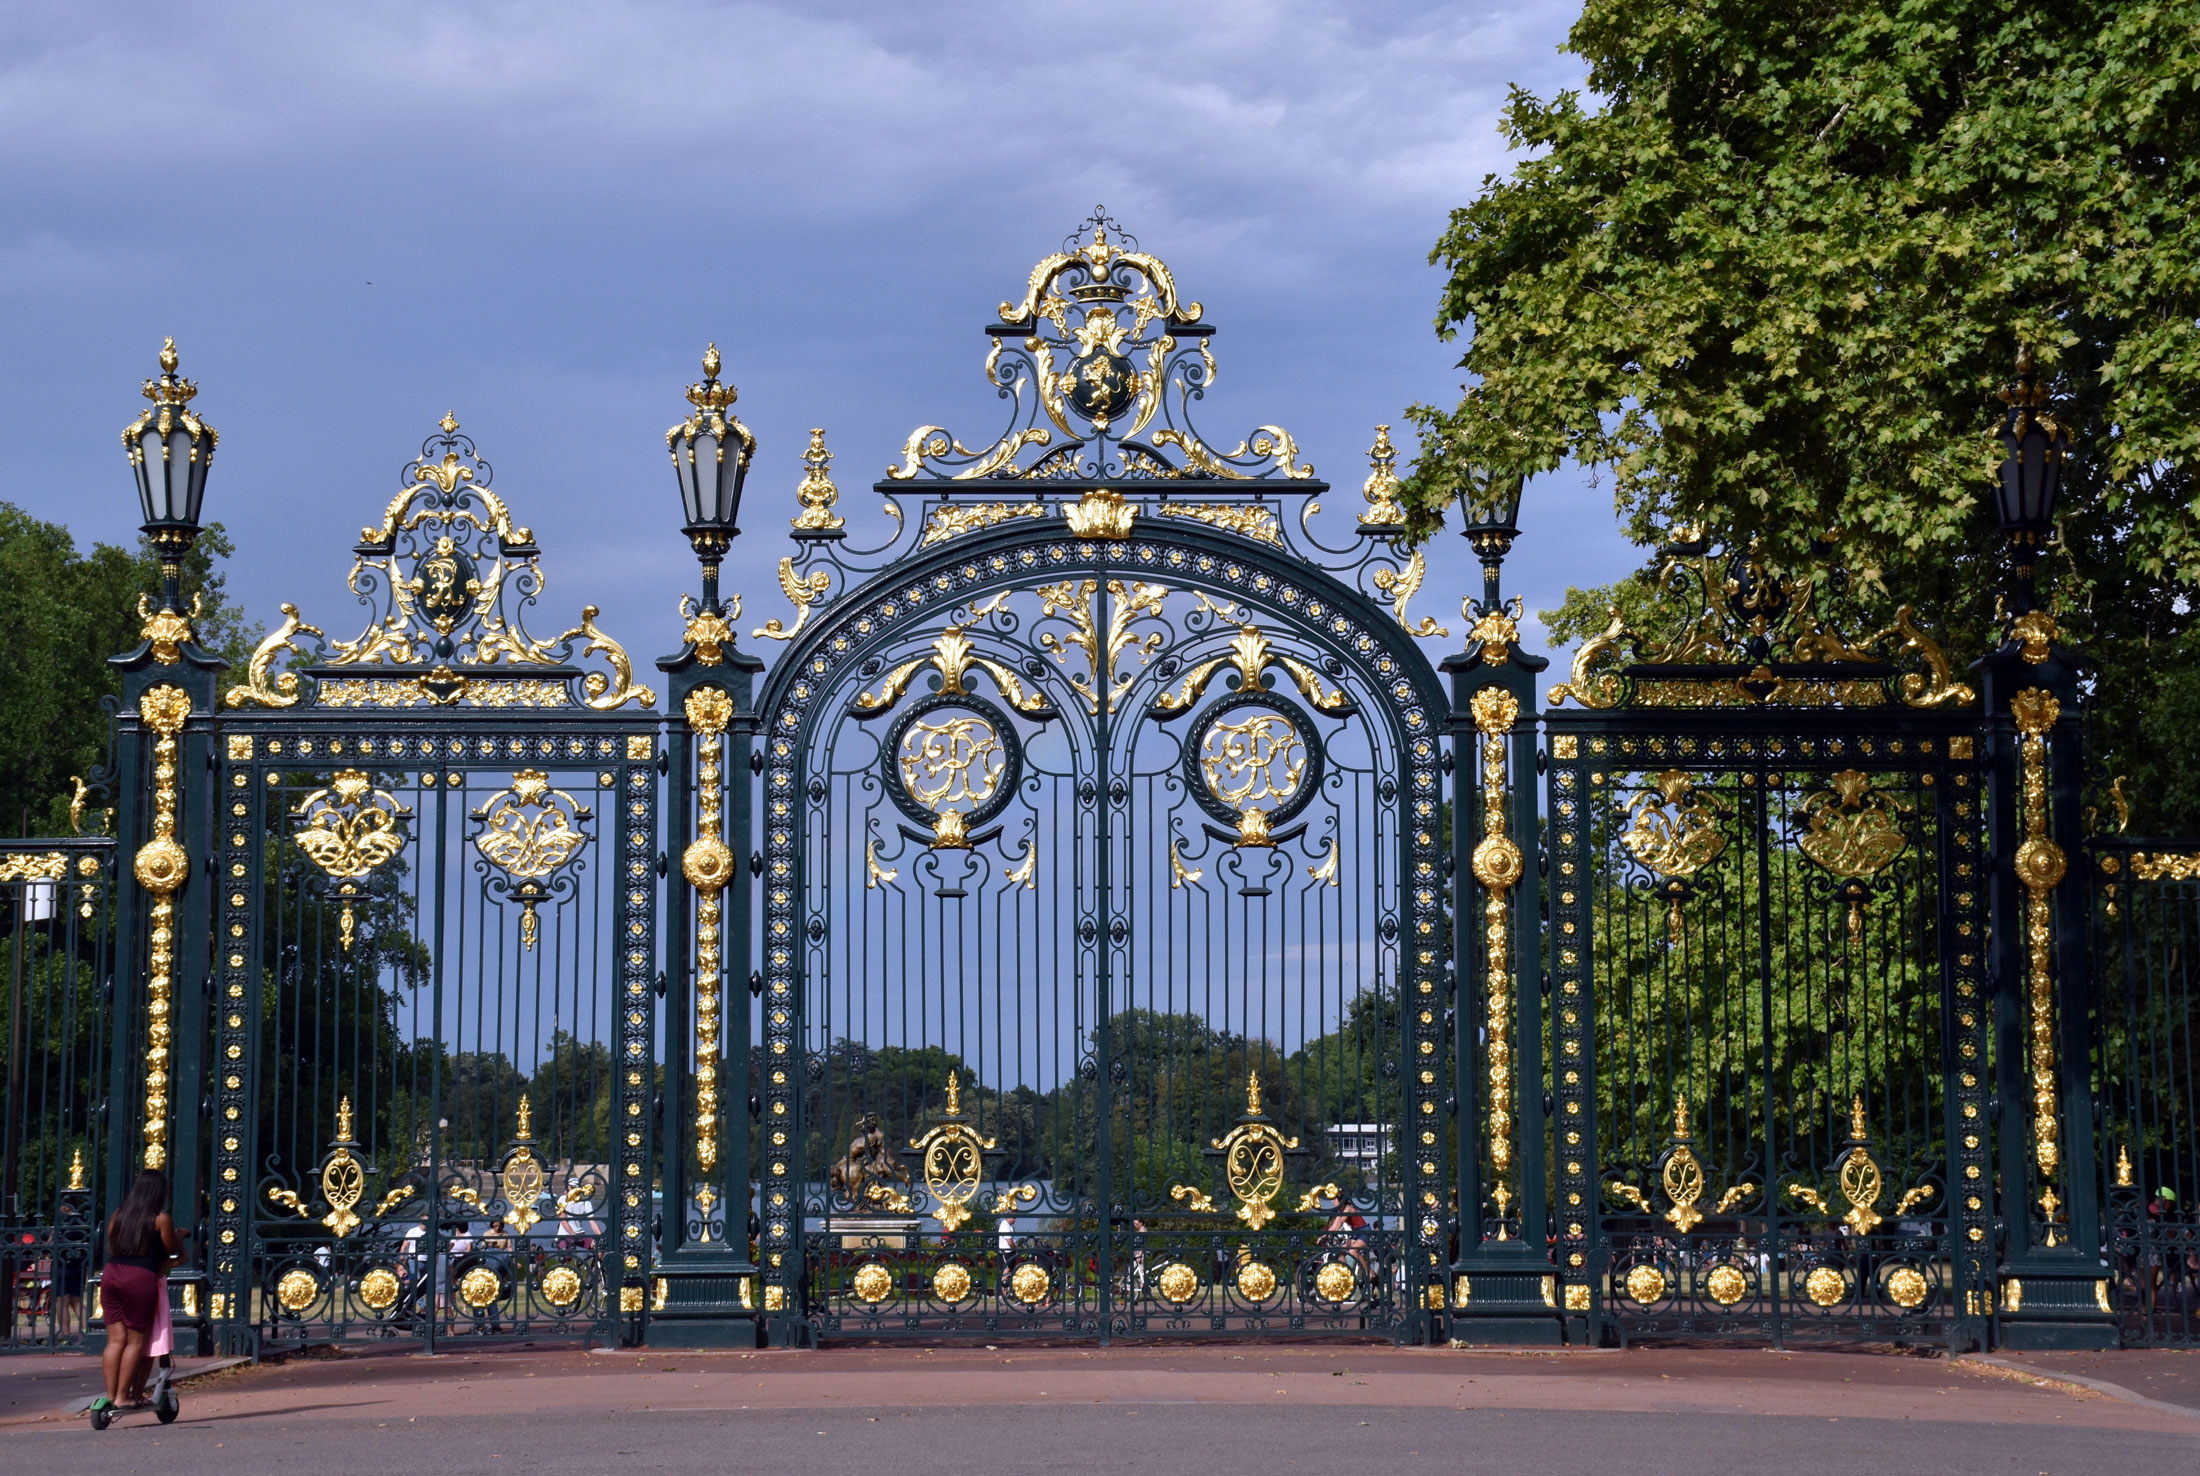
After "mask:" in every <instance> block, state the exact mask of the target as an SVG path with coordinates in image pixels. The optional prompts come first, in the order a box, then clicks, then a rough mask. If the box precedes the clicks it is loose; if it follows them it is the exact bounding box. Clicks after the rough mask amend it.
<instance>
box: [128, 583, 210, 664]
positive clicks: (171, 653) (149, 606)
mask: <svg viewBox="0 0 2200 1476" xmlns="http://www.w3.org/2000/svg"><path fill="white" fill-rule="evenodd" d="M204 608H205V607H204V604H203V597H202V596H200V595H198V594H193V595H192V596H191V616H190V619H186V618H185V617H184V616H183V615H181V614H179V613H178V612H176V611H174V610H155V609H154V608H153V602H152V600H151V599H149V598H148V597H146V596H145V595H139V596H138V605H137V612H138V619H140V620H142V621H144V622H145V628H144V629H143V630H140V631H139V632H138V638H139V639H140V640H142V641H144V642H145V644H146V645H148V646H150V647H151V648H152V651H153V659H154V660H155V661H157V662H159V663H160V664H161V665H162V666H174V665H175V664H176V663H177V662H178V661H181V660H182V659H183V648H184V647H185V646H188V645H190V644H191V642H192V641H193V640H194V639H196V638H195V637H194V636H193V635H192V633H191V621H192V620H195V619H197V618H198V616H199V613H200V611H201V610H202V609H204Z"/></svg>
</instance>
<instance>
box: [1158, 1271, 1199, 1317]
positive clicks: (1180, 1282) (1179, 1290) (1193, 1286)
mask: <svg viewBox="0 0 2200 1476" xmlns="http://www.w3.org/2000/svg"><path fill="white" fill-rule="evenodd" d="M1153 1285H1154V1291H1155V1292H1156V1293H1158V1294H1159V1295H1160V1297H1161V1300H1162V1301H1164V1302H1168V1303H1171V1304H1172V1305H1175V1306H1182V1305H1183V1304H1184V1303H1186V1302H1189V1301H1190V1300H1191V1299H1192V1298H1193V1297H1195V1296H1197V1295H1199V1273H1198V1272H1197V1271H1194V1270H1193V1269H1192V1268H1191V1267H1190V1266H1187V1265H1186V1264H1184V1262H1182V1261H1171V1262H1170V1263H1169V1264H1168V1265H1166V1266H1163V1267H1162V1268H1161V1274H1160V1275H1159V1276H1156V1277H1155V1278H1154V1281H1153Z"/></svg>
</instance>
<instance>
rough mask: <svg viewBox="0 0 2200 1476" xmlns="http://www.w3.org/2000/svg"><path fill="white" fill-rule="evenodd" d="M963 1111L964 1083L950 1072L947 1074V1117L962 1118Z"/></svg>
mask: <svg viewBox="0 0 2200 1476" xmlns="http://www.w3.org/2000/svg"><path fill="white" fill-rule="evenodd" d="M962 1110H963V1094H962V1083H961V1082H960V1081H958V1080H956V1079H955V1073H954V1072H952V1071H950V1072H948V1073H947V1115H948V1116H949V1117H960V1116H962Z"/></svg>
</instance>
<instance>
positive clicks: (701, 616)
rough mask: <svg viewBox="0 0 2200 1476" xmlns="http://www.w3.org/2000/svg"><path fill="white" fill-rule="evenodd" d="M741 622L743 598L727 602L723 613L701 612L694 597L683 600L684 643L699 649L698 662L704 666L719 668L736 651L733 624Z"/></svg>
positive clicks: (697, 650) (682, 597)
mask: <svg viewBox="0 0 2200 1476" xmlns="http://www.w3.org/2000/svg"><path fill="white" fill-rule="evenodd" d="M740 618H741V596H739V595H734V596H733V597H732V598H731V599H729V600H728V601H727V602H726V606H725V609H724V610H723V612H721V611H717V610H704V609H699V608H697V607H696V605H695V601H694V599H693V597H692V596H689V595H682V596H680V620H681V622H682V624H683V626H684V629H683V630H682V632H681V639H682V640H684V641H686V642H687V643H688V644H689V645H690V646H693V647H694V648H695V659H696V660H697V661H698V662H700V663H702V664H703V665H704V666H719V665H722V664H723V663H724V662H725V659H726V652H728V651H730V650H732V649H733V622H734V621H736V620H739V619H740Z"/></svg>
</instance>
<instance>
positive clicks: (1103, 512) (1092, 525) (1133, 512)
mask: <svg viewBox="0 0 2200 1476" xmlns="http://www.w3.org/2000/svg"><path fill="white" fill-rule="evenodd" d="M1062 516H1063V517H1065V518H1067V519H1068V520H1069V531H1070V532H1071V533H1072V534H1073V535H1075V536H1076V537H1078V538H1105V539H1111V540H1112V539H1124V538H1128V537H1130V536H1131V523H1132V522H1133V521H1134V520H1135V519H1136V518H1137V517H1138V505H1137V504H1136V503H1133V502H1126V501H1125V500H1124V498H1123V494H1122V493H1120V492H1114V491H1110V490H1109V489H1107V488H1105V487H1101V488H1096V489H1094V490H1093V491H1090V492H1087V493H1086V494H1085V495H1084V496H1082V497H1080V498H1078V499H1077V501H1075V502H1070V503H1064V504H1063V505H1062Z"/></svg>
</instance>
